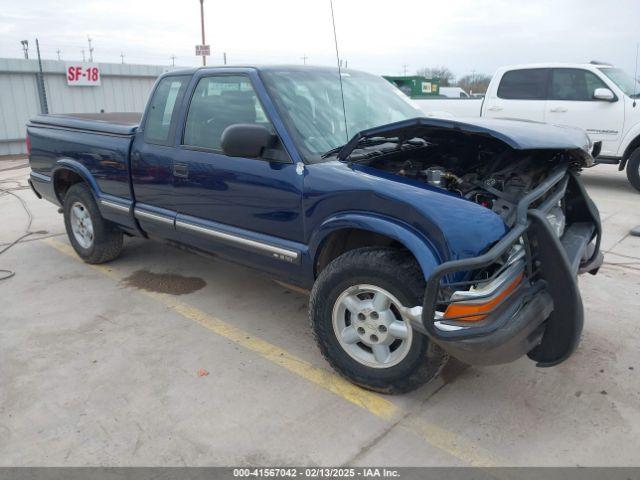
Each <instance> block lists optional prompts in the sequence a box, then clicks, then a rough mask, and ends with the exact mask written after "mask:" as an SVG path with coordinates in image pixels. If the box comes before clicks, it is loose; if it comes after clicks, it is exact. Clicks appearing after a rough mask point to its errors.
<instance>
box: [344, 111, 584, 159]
mask: <svg viewBox="0 0 640 480" xmlns="http://www.w3.org/2000/svg"><path fill="white" fill-rule="evenodd" d="M447 131H449V132H458V133H461V134H463V135H465V136H466V135H469V136H473V135H478V136H481V137H491V138H493V139H495V140H498V141H500V142H502V143H504V144H505V145H507V146H509V147H511V148H512V149H514V150H558V151H565V152H570V153H571V154H572V156H573V157H574V158H575V159H577V160H579V161H580V163H582V165H583V166H585V167H590V166H592V165H593V163H594V160H593V157H592V156H591V153H590V151H591V147H592V144H591V141H590V140H589V137H588V136H587V134H586V133H585V132H583V131H582V130H580V129H577V128H573V127H564V126H558V125H550V124H546V123H540V122H532V121H528V120H515V119H514V120H507V119H496V118H473V119H468V120H466V119H465V120H464V121H459V120H449V119H440V118H414V119H410V120H403V121H401V122H395V123H389V124H387V125H381V126H379V127H374V128H369V129H367V130H362V131H361V132H359V133H357V134H356V135H354V136H353V138H352V139H351V140H349V142H348V143H347V144H346V145H345V146H344V147H342V149H341V150H340V152H339V154H338V159H339V160H341V161H345V160H348V158H349V156H350V155H351V153H352V152H353V151H354V150H355V149H356V148H357V147H358V144H360V142H362V141H364V140H367V139H370V138H373V137H383V138H384V137H387V138H398V139H400V141H406V140H410V139H412V138H422V139H425V140H427V141H429V138H430V137H432V136H434V135H436V136H437V135H441V134H443V133H445V132H447Z"/></svg>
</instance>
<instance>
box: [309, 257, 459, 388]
mask: <svg viewBox="0 0 640 480" xmlns="http://www.w3.org/2000/svg"><path fill="white" fill-rule="evenodd" d="M424 287H425V282H424V277H423V275H422V271H421V270H420V267H419V265H418V264H417V263H416V261H415V260H414V259H413V257H411V256H410V255H409V254H407V253H406V252H403V251H401V250H397V249H391V248H377V247H375V248H372V247H367V248H359V249H356V250H352V251H349V252H347V253H345V254H343V255H341V256H340V257H338V258H336V259H335V260H334V261H333V262H331V263H330V264H329V265H328V266H327V268H325V270H323V271H322V273H321V274H320V276H319V277H318V279H317V281H316V283H315V285H314V287H313V290H312V291H311V301H310V304H309V315H310V320H311V325H312V327H313V331H314V335H315V338H316V342H317V343H318V346H319V347H320V350H321V352H322V354H323V355H324V357H325V358H326V359H327V361H328V362H329V363H330V364H331V365H332V366H333V368H335V369H336V370H337V371H338V372H339V373H340V374H342V375H343V376H344V377H346V378H347V379H349V380H350V381H351V382H353V383H355V384H357V385H360V386H362V387H364V388H367V389H370V390H375V391H378V392H384V393H403V392H408V391H411V390H414V389H416V388H418V387H419V386H421V385H423V384H425V383H427V382H428V381H429V380H431V379H433V378H434V377H435V376H437V375H438V373H439V372H440V370H441V369H442V367H443V366H444V365H445V363H446V360H447V358H448V357H447V355H446V353H444V352H443V351H442V350H441V349H440V348H439V347H437V346H436V345H433V344H431V342H430V341H429V339H428V338H427V337H426V336H425V335H422V334H420V333H418V332H415V331H413V329H412V328H411V325H410V324H409V320H408V319H407V318H405V317H403V315H402V314H401V307H402V306H405V307H413V306H415V305H421V304H422V297H423V294H424Z"/></svg>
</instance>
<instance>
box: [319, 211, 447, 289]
mask: <svg viewBox="0 0 640 480" xmlns="http://www.w3.org/2000/svg"><path fill="white" fill-rule="evenodd" d="M368 246H381V247H382V246H391V247H394V246H395V247H398V248H403V249H405V250H407V251H408V252H409V253H410V254H411V255H412V256H413V257H414V258H415V260H416V261H417V262H418V264H419V265H420V268H421V270H422V273H423V275H424V277H425V278H427V277H428V276H429V275H430V273H431V271H433V269H434V268H435V267H436V266H437V265H438V264H439V263H440V262H439V260H438V257H437V255H436V254H435V251H434V248H433V246H432V245H431V244H430V242H429V241H428V239H426V238H425V237H424V236H422V235H420V234H419V233H418V232H417V231H415V230H414V229H413V228H412V227H411V226H409V225H406V224H403V223H400V222H398V221H396V220H393V219H389V218H384V217H380V216H373V215H370V214H366V213H345V214H340V215H336V216H334V217H332V218H330V219H328V220H326V221H324V222H323V223H322V224H321V226H320V227H319V228H318V230H317V231H316V232H315V233H314V234H313V235H312V237H311V240H310V242H309V252H310V256H311V259H312V260H313V275H314V278H317V276H318V275H319V274H320V272H321V271H322V270H323V269H324V268H325V267H326V266H327V265H328V264H329V263H330V262H331V261H332V260H333V259H335V258H337V257H338V256H340V255H341V254H343V253H345V252H347V251H349V250H353V249H356V248H360V247H368Z"/></svg>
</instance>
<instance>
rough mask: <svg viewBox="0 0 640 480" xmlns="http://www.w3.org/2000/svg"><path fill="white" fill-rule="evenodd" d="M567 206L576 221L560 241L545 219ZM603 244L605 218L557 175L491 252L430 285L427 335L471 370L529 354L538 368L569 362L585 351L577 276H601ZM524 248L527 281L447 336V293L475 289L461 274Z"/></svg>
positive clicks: (437, 275) (568, 178)
mask: <svg viewBox="0 0 640 480" xmlns="http://www.w3.org/2000/svg"><path fill="white" fill-rule="evenodd" d="M560 199H564V201H565V206H566V208H567V209H568V211H569V212H570V213H569V214H568V215H567V220H568V222H569V223H568V225H567V227H566V229H565V231H564V234H563V236H562V237H561V238H560V239H559V238H558V237H557V235H556V234H555V232H554V230H553V229H552V227H551V225H550V224H549V222H548V221H547V218H546V214H547V212H548V211H549V210H550V209H551V208H552V207H553V206H555V205H557V203H558V201H559V200H560ZM532 204H535V206H534V207H532ZM600 236H601V227H600V219H599V215H598V211H597V209H596V207H595V205H594V204H593V202H592V201H591V199H590V198H589V197H588V195H587V194H586V192H585V191H584V188H583V186H582V184H581V182H580V180H579V179H578V178H577V177H576V175H575V174H573V173H571V172H567V171H566V170H564V169H563V170H557V171H555V172H553V173H552V174H551V175H550V176H549V178H548V179H547V180H546V181H545V182H543V183H542V184H541V185H540V186H539V187H538V188H536V189H535V190H533V191H532V192H531V193H530V194H528V195H527V196H525V197H524V198H523V199H522V200H521V201H520V203H519V204H518V219H517V221H516V224H515V226H514V227H513V228H512V229H511V231H510V232H509V233H508V234H507V235H506V236H505V237H503V238H502V239H501V240H500V241H499V242H498V243H496V244H495V245H494V246H493V247H492V248H491V249H490V250H489V251H488V252H486V253H485V254H483V255H481V256H478V257H473V258H468V259H463V260H455V261H451V262H446V263H443V264H441V265H440V266H439V267H438V268H436V269H435V270H434V272H433V273H432V274H431V276H430V277H429V278H428V280H427V288H426V292H425V299H424V305H423V308H422V318H421V321H422V325H420V327H421V328H420V330H423V331H424V332H425V333H426V334H427V335H428V336H429V337H430V338H431V339H432V340H433V341H434V342H435V343H437V344H438V345H440V346H441V347H442V348H443V349H444V350H446V351H447V352H449V353H450V354H451V355H453V356H454V357H456V358H458V359H460V360H461V361H464V362H466V363H470V364H476V365H487V364H498V363H507V362H510V361H513V360H515V359H517V358H519V357H521V356H523V355H526V354H528V355H529V357H530V358H532V359H533V360H535V361H536V362H537V363H538V366H551V365H555V364H557V363H560V362H562V361H564V360H565V359H566V358H568V357H569V356H570V355H571V353H573V351H574V350H575V348H576V346H577V345H578V342H579V338H580V334H581V331H582V325H583V307H582V300H581V298H580V293H579V290H578V286H577V281H576V275H577V274H578V273H579V272H580V273H581V272H584V271H589V272H591V273H594V274H595V273H596V272H597V269H598V268H599V267H600V265H601V264H602V254H601V253H600V249H599V245H600ZM517 243H522V244H523V245H525V251H526V268H525V271H526V276H527V279H528V281H527V282H523V285H521V286H520V287H519V288H518V289H517V291H516V292H514V293H513V294H512V295H510V296H509V297H508V298H507V299H506V300H505V301H504V302H503V303H502V304H500V305H499V306H498V307H497V308H495V310H493V311H491V312H490V314H489V315H488V317H487V318H486V319H485V320H483V321H482V322H477V324H475V325H472V326H469V327H465V328H453V329H452V328H443V327H447V325H442V322H441V321H438V319H440V320H441V319H442V318H441V316H440V317H438V315H437V311H438V308H439V306H441V305H442V304H443V303H447V302H446V301H443V298H446V297H447V295H446V293H445V292H443V290H446V289H449V290H450V289H452V288H455V287H456V286H460V285H461V284H468V283H469V282H460V281H453V280H452V278H455V277H454V274H456V273H459V272H469V271H472V270H476V269H479V268H484V267H487V266H489V265H491V264H493V263H495V262H496V261H497V260H498V259H499V258H500V257H501V256H503V255H504V254H505V253H506V252H508V251H509V250H510V249H511V248H512V247H513V246H514V245H515V244H517ZM445 323H446V322H445Z"/></svg>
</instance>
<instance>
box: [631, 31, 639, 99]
mask: <svg viewBox="0 0 640 480" xmlns="http://www.w3.org/2000/svg"><path fill="white" fill-rule="evenodd" d="M638 48H640V43H636V71H635V73H634V74H633V106H634V108H635V106H636V93H637V91H636V90H637V88H638Z"/></svg>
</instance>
